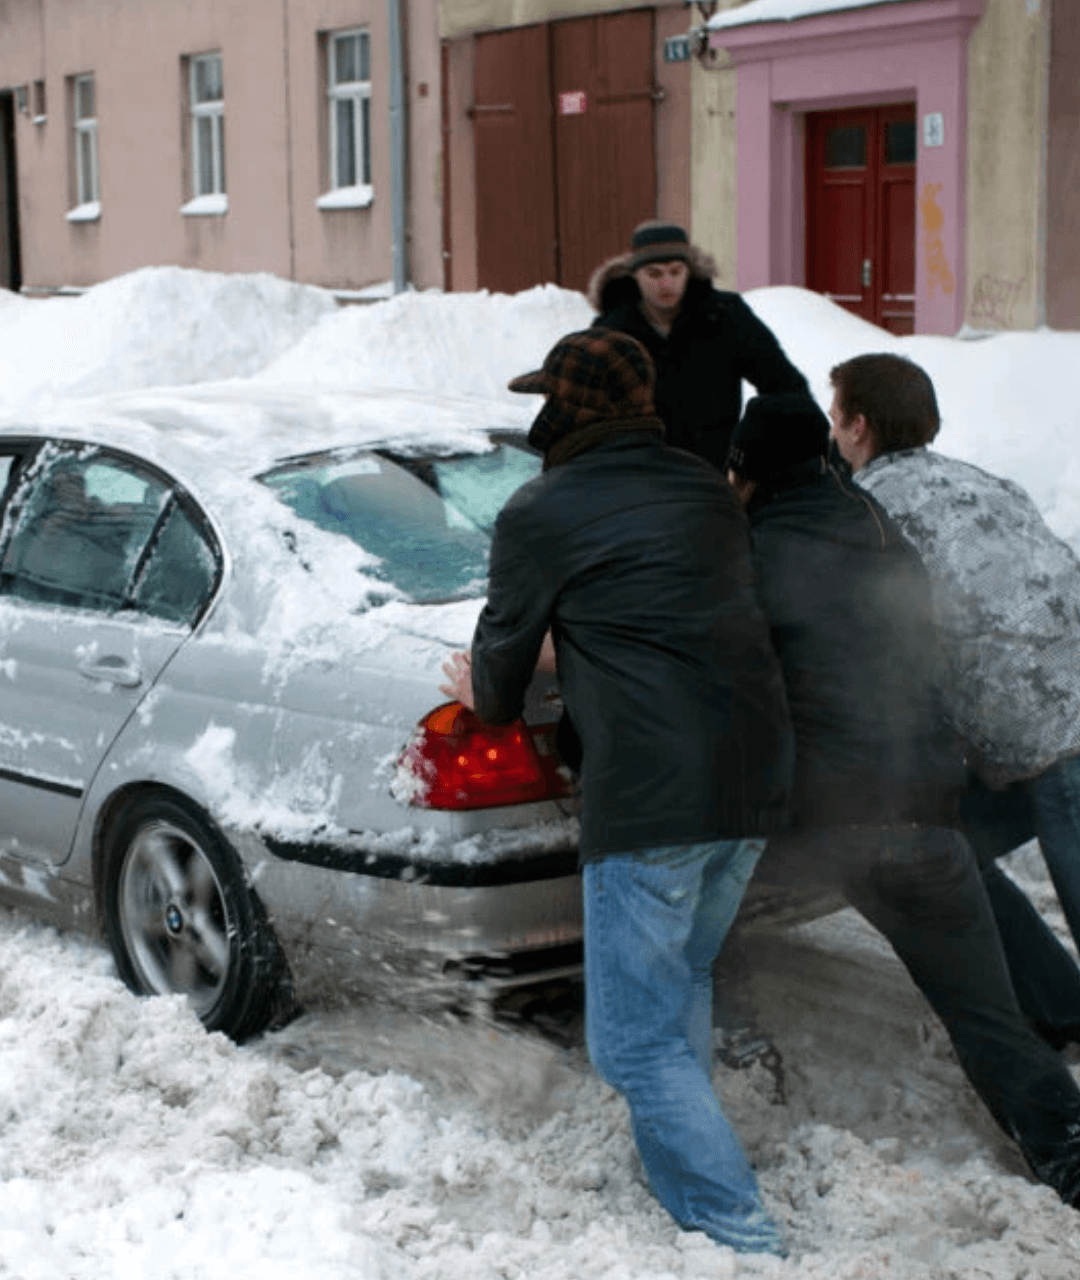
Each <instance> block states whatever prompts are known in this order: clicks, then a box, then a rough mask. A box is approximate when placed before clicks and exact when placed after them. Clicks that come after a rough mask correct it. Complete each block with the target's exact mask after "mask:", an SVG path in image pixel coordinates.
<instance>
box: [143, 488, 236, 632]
mask: <svg viewBox="0 0 1080 1280" xmlns="http://www.w3.org/2000/svg"><path fill="white" fill-rule="evenodd" d="M217 576H218V557H217V555H216V554H215V551H214V548H213V546H212V545H211V543H210V542H209V541H208V539H207V537H206V535H205V534H204V533H203V531H202V529H201V528H200V527H199V525H198V524H197V523H196V521H195V520H194V518H193V517H192V516H191V515H190V514H189V513H188V512H187V511H185V510H184V508H183V507H182V506H181V505H180V504H179V503H174V505H173V506H172V507H171V508H170V509H169V511H168V512H167V513H166V515H165V519H164V520H163V522H162V525H161V528H160V530H159V531H158V534H157V537H156V538H155V539H154V541H153V544H152V546H151V548H150V554H149V556H148V557H147V560H146V564H145V566H144V568H143V571H142V572H141V573H140V574H139V578H138V581H137V583H136V585H135V593H134V597H133V601H132V603H133V604H134V606H135V608H136V609H138V610H139V612H140V613H147V614H150V615H151V616H152V617H155V618H165V619H167V620H168V621H170V622H188V623H194V622H195V620H196V618H197V617H198V615H199V613H200V612H201V611H202V608H203V606H204V605H205V604H206V602H207V600H209V598H210V596H211V594H212V592H213V590H214V585H215V583H216V581H217Z"/></svg>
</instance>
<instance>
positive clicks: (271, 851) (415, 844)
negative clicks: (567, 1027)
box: [0, 412, 581, 1038]
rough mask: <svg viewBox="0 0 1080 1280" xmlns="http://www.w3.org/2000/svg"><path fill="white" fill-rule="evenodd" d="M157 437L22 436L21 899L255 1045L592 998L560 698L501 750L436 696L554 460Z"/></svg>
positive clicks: (125, 431)
mask: <svg viewBox="0 0 1080 1280" xmlns="http://www.w3.org/2000/svg"><path fill="white" fill-rule="evenodd" d="M106 417H107V415H106ZM159 417H160V418H161V419H162V420H161V421H158V422H156V423H155V421H154V415H153V414H152V413H150V414H148V415H147V416H146V417H145V418H140V417H139V415H137V414H132V413H130V412H129V413H128V414H126V415H117V416H116V418H115V420H108V421H102V422H100V423H99V422H94V423H92V425H91V426H90V427H89V428H88V427H87V426H86V424H85V423H82V424H80V425H78V426H77V427H75V426H69V427H64V426H63V425H62V424H61V425H59V426H56V427H55V428H54V427H50V428H49V430H47V431H46V430H43V429H41V427H40V426H36V427H35V428H34V429H33V430H31V429H29V428H28V427H26V426H24V425H20V424H15V425H12V426H9V427H8V428H6V429H4V430H3V431H0V485H2V488H3V498H2V503H3V507H2V516H0V813H2V814H3V818H2V821H0V898H2V900H3V901H5V902H7V903H10V904H16V905H19V906H21V907H24V908H27V909H29V910H31V911H33V912H34V913H35V914H38V915H42V916H46V917H48V918H49V919H51V920H53V921H55V922H57V923H59V924H61V925H64V926H76V927H80V928H82V929H85V930H88V931H96V930H100V931H101V932H102V933H103V935H104V937H105V939H106V940H107V942H108V945H109V947H110V948H111V950H112V954H113V956H114V957H115V962H116V966H117V969H118V971H119V973H120V975H121V976H122V977H123V979H124V980H125V981H126V982H127V983H128V985H129V986H130V987H132V989H134V990H135V991H137V992H143V993H167V992H181V993H184V994H185V995H186V996H188V997H189V998H190V1000H191V1002H192V1004H193V1005H194V1008H195V1009H196V1011H197V1012H198V1014H199V1016H200V1017H201V1018H202V1020H203V1022H204V1023H205V1024H206V1026H207V1027H208V1028H212V1029H220V1030H223V1031H225V1032H227V1033H228V1034H230V1035H232V1036H234V1037H237V1038H242V1037H245V1036H249V1035H251V1034H253V1033H255V1032H257V1031H259V1030H260V1029H262V1028H264V1027H266V1026H267V1025H269V1024H271V1023H272V1022H273V1020H274V1019H275V1018H278V1019H280V1018H283V1017H285V1016H286V1015H287V1014H288V1012H289V1011H290V1010H291V1009H293V1008H295V1007H296V1004H297V1002H301V1003H304V1002H308V1001H309V1000H311V999H315V998H317V999H320V1000H325V999H326V998H327V997H328V996H329V997H334V996H339V997H342V998H348V997H351V996H353V995H355V994H357V993H362V992H380V991H386V990H390V991H392V992H393V993H395V994H400V993H401V992H402V990H403V989H410V990H413V991H415V992H416V993H418V994H422V993H429V994H433V995H435V996H436V998H439V999H446V998H455V997H454V995H453V993H454V992H455V991H457V990H458V989H462V990H475V989H476V984H477V982H478V981H479V982H480V984H481V985H482V986H483V987H484V989H485V990H490V989H492V987H493V986H494V987H495V988H497V987H498V986H499V984H514V983H521V982H525V981H536V980H539V979H541V978H546V977H551V976H554V975H560V974H569V973H573V972H574V971H575V970H576V969H577V967H578V966H579V964H580V941H581V907H580V899H579V883H578V879H577V872H576V836H577V824H576V819H575V817H574V814H575V811H576V804H577V801H576V799H575V796H574V792H573V786H572V782H571V780H570V779H569V777H568V775H567V774H566V771H565V770H563V769H561V768H560V767H559V764H558V760H557V757H556V756H555V755H554V754H553V748H552V726H553V725H554V723H555V722H556V721H557V719H558V714H559V704H558V699H557V695H556V692H555V691H554V690H553V689H552V688H551V687H546V686H545V685H544V684H543V683H542V682H541V681H539V680H538V681H537V682H536V683H535V685H534V688H533V689H532V691H531V693H530V700H529V706H528V709H527V713H526V718H525V721H523V722H521V723H519V724H517V725H514V726H510V727H509V728H508V729H503V730H493V729H491V728H489V727H486V726H484V725H481V724H480V723H479V722H477V721H476V720H475V719H474V718H473V717H471V716H470V715H469V713H467V712H465V711H464V710H463V709H462V708H461V707H460V706H458V705H457V704H448V705H447V704H445V703H444V699H443V698H442V695H440V694H439V692H438V686H439V683H440V681H441V679H442V675H441V665H442V663H443V662H444V661H445V660H446V657H447V655H448V653H449V652H450V651H451V649H453V648H455V647H460V646H462V645H465V644H467V643H468V641H469V638H470V635H471V632H472V627H473V625H474V622H475V618H476V616H477V613H478V611H479V608H480V607H481V603H482V601H481V597H482V593H483V590H484V586H485V578H486V570H487V553H488V544H489V538H490V529H491V526H492V523H493V520H494V516H495V513H496V512H497V511H498V509H499V507H500V506H501V505H502V503H503V502H504V501H505V499H506V498H507V497H508V496H509V494H510V493H511V492H512V491H513V490H514V489H515V488H517V487H518V485H520V484H521V483H522V482H523V481H525V480H527V479H528V478H529V477H531V476H532V475H533V474H535V473H536V471H537V470H538V469H539V460H538V459H537V458H536V457H535V456H534V455H533V454H532V453H531V452H530V451H529V450H528V449H527V448H526V447H525V446H524V444H523V443H522V440H521V437H520V435H518V436H514V435H513V434H507V435H503V436H500V435H498V434H494V435H493V434H490V433H487V432H483V431H479V430H476V431H472V432H469V431H463V430H458V431H455V432H454V433H453V438H452V439H451V440H449V442H448V441H447V439H446V438H432V439H425V437H424V433H423V431H412V432H410V433H403V434H402V437H401V438H400V439H395V438H392V436H387V435H386V434H385V433H384V434H383V436H381V437H380V436H379V435H378V433H373V432H371V431H367V432H364V431H359V432H356V433H355V434H356V436H357V437H358V438H357V439H356V440H355V441H353V442H350V441H349V438H348V437H349V432H348V431H347V430H344V429H341V427H340V424H338V427H337V428H335V430H334V431H329V432H319V433H316V432H312V431H310V430H307V429H305V428H304V427H303V426H302V424H301V425H298V426H297V428H296V430H295V431H291V432H290V431H288V430H286V431H284V432H282V431H279V432H278V433H277V435H276V436H275V437H274V439H273V440H272V441H270V442H268V441H266V440H263V439H259V438H258V436H257V433H252V432H248V433H246V434H245V433H244V432H239V433H234V434H233V435H229V433H228V432H222V431H220V430H217V429H214V422H213V415H210V421H209V423H208V421H207V420H206V415H203V419H201V420H200V419H199V418H198V415H195V416H194V418H192V419H191V420H190V421H188V420H185V421H181V422H178V421H177V420H176V419H175V416H171V417H170V415H169V414H164V413H163V414H161V415H159ZM193 422H195V424H196V425H195V426H194V427H193V426H192V423H193ZM436 437H437V433H436ZM283 440H284V441H286V442H287V447H284V448H283V447H282V445H283ZM526 722H527V723H526Z"/></svg>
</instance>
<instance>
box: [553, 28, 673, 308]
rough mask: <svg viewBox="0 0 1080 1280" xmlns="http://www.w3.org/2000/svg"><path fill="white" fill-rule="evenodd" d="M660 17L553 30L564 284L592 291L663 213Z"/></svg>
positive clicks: (560, 227)
mask: <svg viewBox="0 0 1080 1280" xmlns="http://www.w3.org/2000/svg"><path fill="white" fill-rule="evenodd" d="M654 46H655V36H654V29H653V11H652V10H651V9H637V10H631V11H629V12H626V13H614V14H602V15H598V16H596V17H591V18H575V19H572V20H570V21H565V22H556V23H554V24H553V25H552V48H553V51H554V58H553V73H554V79H553V91H554V103H555V112H556V114H555V189H556V192H557V196H556V199H557V206H558V229H559V276H558V279H559V283H560V284H562V285H564V286H565V287H566V288H568V289H584V288H585V286H586V284H587V283H588V280H589V276H590V275H591V274H592V272H593V271H594V270H595V268H596V267H597V266H598V265H599V264H600V262H601V261H602V260H603V259H604V258H606V257H608V256H610V255H611V254H613V253H619V252H620V251H621V250H623V249H625V248H626V246H627V245H628V244H629V243H630V233H631V232H632V231H633V229H634V227H635V226H636V225H637V224H638V223H639V222H642V221H644V220H645V219H646V218H651V217H652V216H653V215H654V213H655V211H656V151H655V144H654V141H653V112H654V110H655V87H654V77H653V58H654Z"/></svg>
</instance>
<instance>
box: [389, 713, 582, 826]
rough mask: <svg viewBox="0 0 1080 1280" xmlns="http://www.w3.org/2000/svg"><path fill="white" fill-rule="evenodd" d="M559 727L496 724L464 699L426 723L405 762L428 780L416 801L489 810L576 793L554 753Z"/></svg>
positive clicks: (435, 806)
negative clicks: (465, 704)
mask: <svg viewBox="0 0 1080 1280" xmlns="http://www.w3.org/2000/svg"><path fill="white" fill-rule="evenodd" d="M554 737H555V726H554V725H533V726H529V725H526V724H525V722H524V720H515V721H514V722H513V724H507V725H491V724H485V723H484V722H483V721H482V720H479V719H477V717H476V716H475V715H473V713H472V712H471V711H469V710H468V708H467V707H463V706H462V705H461V703H460V702H447V703H445V704H444V705H443V706H441V707H436V708H435V710H434V711H432V712H430V713H429V714H428V715H426V716H425V717H424V719H423V720H421V721H420V724H419V726H418V728H417V731H416V736H415V737H414V738H413V740H412V742H410V743H409V745H408V746H407V747H406V748H405V751H404V753H403V755H402V757H401V761H400V764H401V765H402V766H404V767H405V768H407V769H408V770H409V772H410V773H412V774H413V776H414V777H415V778H417V780H418V781H419V782H420V783H421V784H422V786H421V788H420V790H419V791H418V792H417V793H416V794H415V795H414V796H413V798H412V803H413V804H417V805H420V806H422V807H423V808H425V809H486V808H490V807H492V806H494V805H502V804H526V803H527V802H528V801H530V800H551V799H554V798H555V797H557V796H566V795H569V794H570V791H571V789H572V788H571V783H570V781H569V778H568V777H567V776H566V775H565V772H564V771H563V770H562V769H560V767H559V762H558V759H557V758H556V757H555V755H554Z"/></svg>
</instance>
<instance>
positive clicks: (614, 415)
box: [509, 329, 656, 452]
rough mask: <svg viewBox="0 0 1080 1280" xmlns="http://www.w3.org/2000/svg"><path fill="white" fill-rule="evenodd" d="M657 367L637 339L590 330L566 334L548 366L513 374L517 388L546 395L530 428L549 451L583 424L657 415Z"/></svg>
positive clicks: (513, 385) (531, 437) (533, 437)
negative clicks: (655, 405) (655, 391)
mask: <svg viewBox="0 0 1080 1280" xmlns="http://www.w3.org/2000/svg"><path fill="white" fill-rule="evenodd" d="M655 381H656V372H655V370H654V368H653V362H652V359H651V357H650V356H649V353H648V352H647V351H646V350H645V348H644V347H643V346H642V345H641V343H640V342H638V340H637V339H636V338H631V337H630V336H629V334H625V333H619V332H618V331H617V330H615V329H585V330H583V331H582V332H580V333H568V334H567V335H566V337H565V338H560V339H559V341H558V342H556V344H555V345H554V346H553V347H552V348H551V350H550V351H549V352H548V353H547V356H546V357H545V359H544V364H543V367H542V368H540V369H536V370H534V371H533V372H532V373H523V374H521V375H520V376H519V377H517V378H513V379H512V380H511V381H510V383H509V387H510V390H511V391H521V392H523V393H526V394H532V395H545V396H547V401H546V403H545V404H544V407H543V408H542V409H541V410H540V412H539V414H537V416H536V420H535V421H534V422H533V425H532V429H531V430H530V432H529V443H530V444H531V445H532V446H533V447H534V448H536V449H540V450H542V451H544V452H546V451H547V449H548V448H550V446H551V445H552V444H554V443H555V442H556V441H557V440H559V439H561V438H562V437H563V436H565V435H566V434H567V433H569V432H571V431H574V430H577V429H578V428H579V427H585V426H589V425H591V424H592V423H596V422H600V421H602V420H604V419H630V418H645V417H651V416H652V415H654V414H655V413H656V409H655V408H654V406H653V383H654V382H655Z"/></svg>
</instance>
